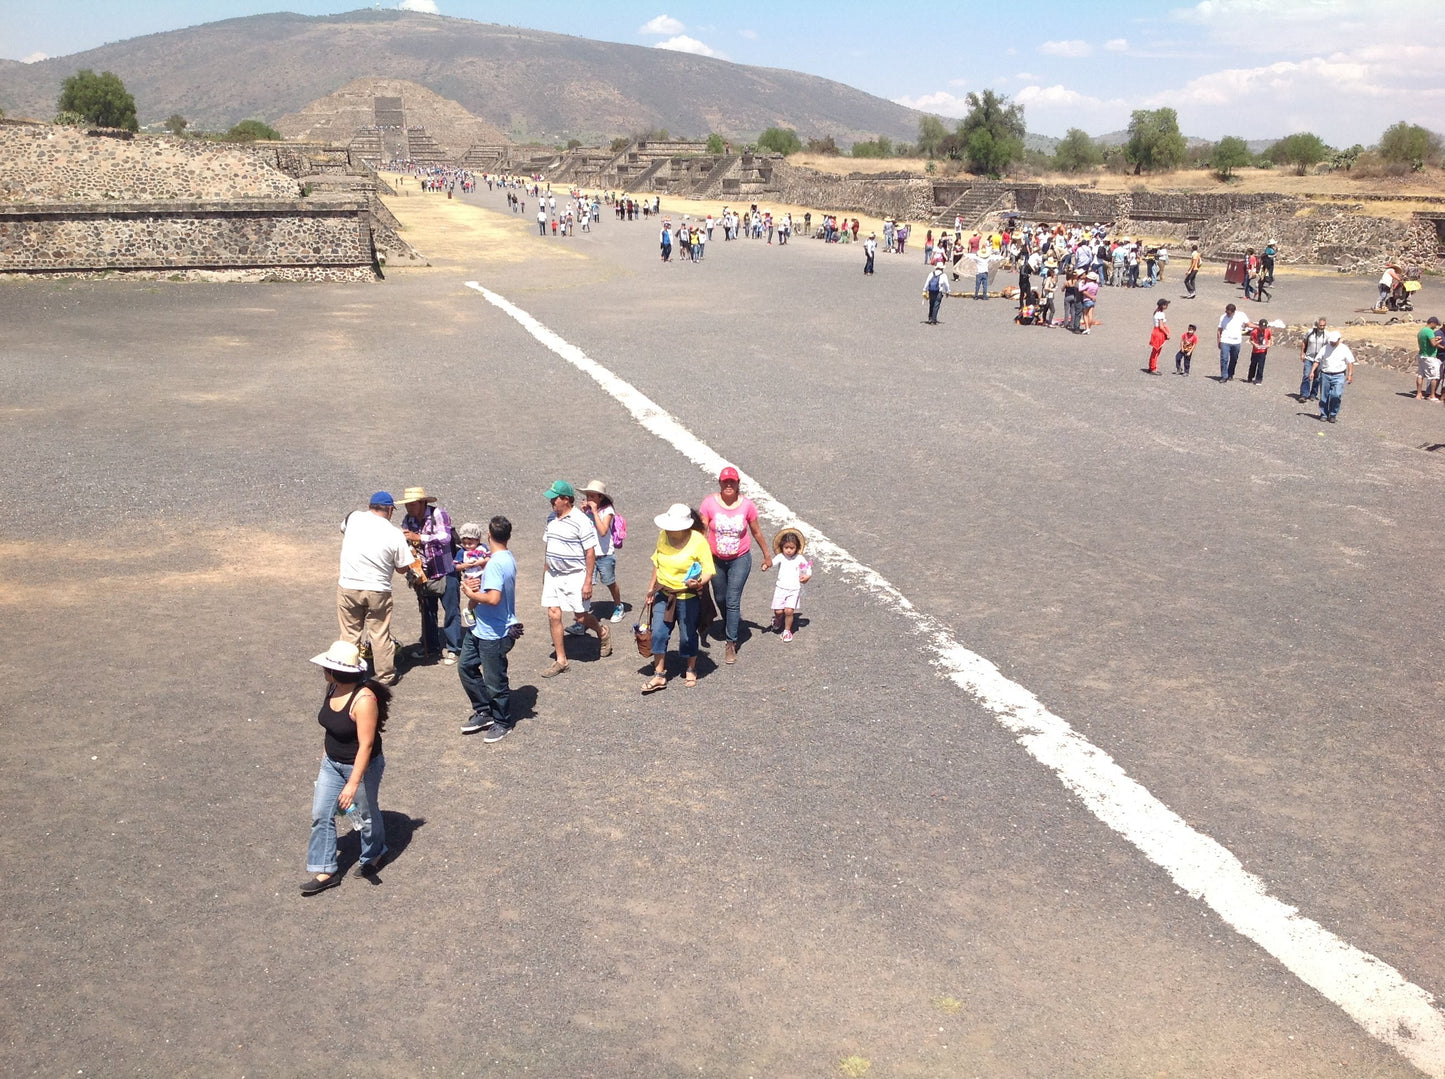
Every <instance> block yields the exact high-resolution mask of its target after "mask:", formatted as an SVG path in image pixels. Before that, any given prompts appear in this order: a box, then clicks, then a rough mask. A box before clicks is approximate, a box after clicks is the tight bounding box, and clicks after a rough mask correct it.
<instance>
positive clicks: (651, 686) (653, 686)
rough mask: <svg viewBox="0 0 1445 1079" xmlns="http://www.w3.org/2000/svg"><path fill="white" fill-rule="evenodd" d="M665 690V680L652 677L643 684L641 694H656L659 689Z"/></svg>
mask: <svg viewBox="0 0 1445 1079" xmlns="http://www.w3.org/2000/svg"><path fill="white" fill-rule="evenodd" d="M666 688H667V679H666V678H658V677H656V676H654V677H652V678H649V679H648V680H647V681H646V683H644V684H643V687H642V692H643V693H656V692H657V691H658V690H659V689H666Z"/></svg>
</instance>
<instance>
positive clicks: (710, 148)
mask: <svg viewBox="0 0 1445 1079" xmlns="http://www.w3.org/2000/svg"><path fill="white" fill-rule="evenodd" d="M726 149H727V143H726V142H724V141H723V137H722V136H721V135H719V134H718V133H717V132H716V131H714V132H713V133H712V134H711V135H709V136H708V137H707V152H708V153H710V154H720V153H722V152H723V151H724V150H726Z"/></svg>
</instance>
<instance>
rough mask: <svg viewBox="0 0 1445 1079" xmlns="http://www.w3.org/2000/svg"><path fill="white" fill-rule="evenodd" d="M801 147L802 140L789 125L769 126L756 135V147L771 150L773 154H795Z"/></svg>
mask: <svg viewBox="0 0 1445 1079" xmlns="http://www.w3.org/2000/svg"><path fill="white" fill-rule="evenodd" d="M802 148H803V140H802V139H800V138H798V133H797V132H796V131H794V130H793V129H792V128H790V127H770V128H768V129H767V130H766V131H764V132H763V133H762V134H761V135H759V136H758V149H759V150H771V151H772V152H773V153H775V154H782V155H783V156H784V157H786V156H787V155H788V154H796V153H797V152H798V151H799V150H801V149H802Z"/></svg>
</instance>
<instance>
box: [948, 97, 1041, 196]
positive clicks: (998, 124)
mask: <svg viewBox="0 0 1445 1079" xmlns="http://www.w3.org/2000/svg"><path fill="white" fill-rule="evenodd" d="M965 100H966V101H967V102H968V115H967V116H965V117H964V118H963V119H962V120H961V121H960V122H959V125H958V131H957V133H956V134H957V136H958V146H959V149H960V152H961V154H962V157H963V160H964V162H965V164H967V165H968V169H969V171H970V172H974V173H979V174H982V175H984V176H1002V175H1003V171H1004V169H1006V168H1008V165H1009V162H1010V161H1013V160H1014V159H1015V158H1019V157H1022V156H1023V152H1024V107H1023V106H1022V105H1018V104H1010V103H1009V100H1008V98H1006V97H1001V96H1000V95H998V94H995V93H994V92H993V91H992V90H985V91H983V92H982V93H981V94H976V93H970V94H969V95H968V97H967V98H966V99H965Z"/></svg>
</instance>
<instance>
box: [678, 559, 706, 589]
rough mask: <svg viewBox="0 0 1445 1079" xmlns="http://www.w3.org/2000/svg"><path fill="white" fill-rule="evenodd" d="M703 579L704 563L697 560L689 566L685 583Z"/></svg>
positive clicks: (683, 580)
mask: <svg viewBox="0 0 1445 1079" xmlns="http://www.w3.org/2000/svg"><path fill="white" fill-rule="evenodd" d="M701 579H702V563H701V562H698V561H696V560H694V561H693V563H692V565H690V566H688V567H687V576H686V577H684V578H683V579H682V583H683V584H692V583H693V582H694V581H698V580H701Z"/></svg>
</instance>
